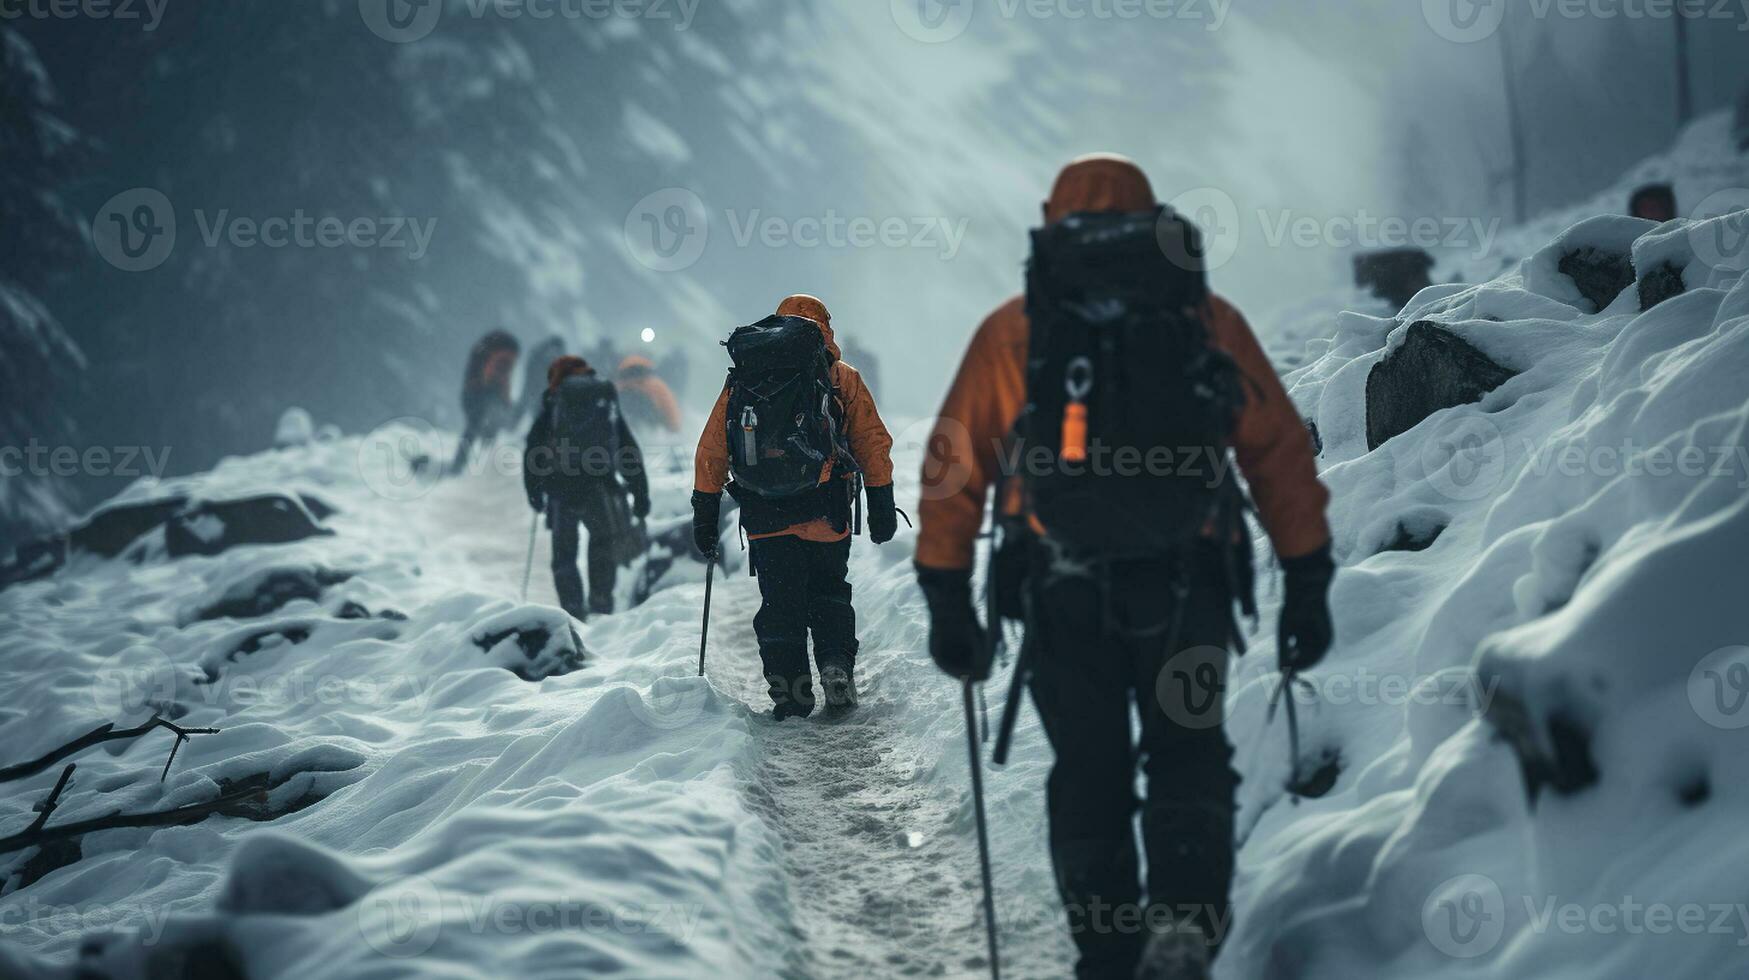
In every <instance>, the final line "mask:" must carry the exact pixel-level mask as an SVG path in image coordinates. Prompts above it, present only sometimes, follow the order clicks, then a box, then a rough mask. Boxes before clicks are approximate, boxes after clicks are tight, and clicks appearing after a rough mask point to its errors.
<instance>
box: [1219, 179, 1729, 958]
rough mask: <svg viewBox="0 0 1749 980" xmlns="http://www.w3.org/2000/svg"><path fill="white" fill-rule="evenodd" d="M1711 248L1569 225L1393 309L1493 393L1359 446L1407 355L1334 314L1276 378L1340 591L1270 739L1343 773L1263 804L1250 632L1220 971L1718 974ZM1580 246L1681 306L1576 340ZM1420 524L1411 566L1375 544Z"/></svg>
mask: <svg viewBox="0 0 1749 980" xmlns="http://www.w3.org/2000/svg"><path fill="white" fill-rule="evenodd" d="M1743 219H1749V213H1745V214H1742V215H1738V216H1725V217H1722V218H1717V219H1713V220H1715V221H1719V222H1722V223H1723V224H1722V227H1724V228H1726V229H1727V230H1728V229H1729V228H1730V227H1731V222H1733V221H1737V220H1743ZM1716 230H1719V229H1718V228H1717V227H1713V226H1709V225H1708V224H1707V223H1704V222H1688V221H1679V222H1673V223H1671V224H1668V225H1665V226H1661V227H1654V226H1652V225H1650V224H1648V223H1645V222H1639V223H1634V222H1633V220H1632V219H1626V218H1613V217H1612V218H1602V219H1597V220H1595V221H1591V222H1586V223H1583V224H1581V225H1579V226H1577V227H1575V228H1573V229H1571V230H1570V231H1569V232H1568V233H1567V234H1564V235H1559V236H1556V237H1555V239H1554V240H1553V241H1552V242H1551V243H1550V244H1549V245H1548V246H1547V247H1545V248H1543V249H1540V250H1536V251H1535V252H1534V253H1533V254H1532V255H1531V257H1530V258H1529V259H1528V260H1526V261H1525V262H1524V263H1522V265H1521V267H1519V268H1515V269H1511V270H1508V271H1507V272H1505V273H1504V274H1502V275H1500V276H1499V277H1497V278H1495V279H1493V280H1492V281H1489V282H1485V283H1482V284H1479V285H1476V286H1473V287H1468V288H1463V289H1459V290H1456V291H1451V292H1449V293H1446V294H1443V295H1425V294H1424V295H1423V296H1422V297H1418V298H1417V300H1416V301H1415V302H1414V303H1412V304H1411V308H1410V309H1409V310H1406V311H1405V312H1404V316H1405V317H1414V318H1416V319H1417V320H1426V321H1429V322H1432V323H1435V324H1440V325H1443V326H1444V327H1445V328H1447V329H1449V330H1452V331H1454V332H1456V333H1458V334H1460V335H1461V336H1463V337H1464V338H1465V339H1466V340H1467V341H1468V342H1470V343H1472V344H1474V345H1475V346H1476V347H1477V348H1478V349H1480V350H1482V351H1485V352H1487V353H1488V355H1489V356H1490V357H1494V358H1497V359H1499V360H1500V361H1501V363H1504V364H1510V365H1512V366H1513V367H1514V368H1516V369H1519V371H1520V373H1519V374H1518V375H1516V376H1515V377H1513V378H1512V379H1511V380H1509V381H1506V382H1505V383H1504V384H1502V385H1501V386H1500V387H1499V388H1497V389H1496V390H1494V391H1493V392H1492V393H1490V394H1488V395H1486V396H1484V397H1483V398H1482V399H1481V400H1480V401H1479V402H1477V403H1475V404H1469V405H1463V406H1458V407H1454V408H1450V409H1448V410H1446V411H1442V412H1439V413H1436V414H1434V415H1433V416H1431V417H1430V418H1428V419H1426V420H1425V421H1423V422H1422V423H1421V424H1420V425H1419V426H1417V427H1415V428H1413V429H1411V430H1409V431H1408V432H1406V433H1404V434H1402V435H1401V436H1399V437H1398V438H1396V439H1393V440H1391V441H1390V442H1388V443H1386V444H1385V445H1383V446H1382V447H1380V448H1377V449H1374V450H1370V451H1369V450H1368V447H1367V446H1366V444H1365V443H1364V441H1362V439H1361V433H1360V432H1359V431H1358V430H1357V428H1356V426H1355V425H1354V424H1353V423H1352V421H1347V420H1352V418H1353V415H1354V401H1355V399H1356V394H1357V392H1356V388H1357V384H1356V380H1357V378H1358V376H1360V375H1361V374H1362V373H1370V372H1371V371H1372V370H1373V367H1374V365H1376V364H1378V363H1380V362H1381V361H1382V360H1383V358H1384V357H1385V356H1386V354H1385V352H1386V351H1387V350H1389V349H1394V347H1395V345H1397V344H1398V343H1400V342H1401V341H1400V339H1399V338H1400V337H1401V336H1402V335H1403V334H1404V332H1405V331H1406V329H1407V328H1404V327H1400V326H1393V325H1389V324H1375V323H1374V322H1373V321H1370V320H1369V319H1368V318H1363V317H1344V318H1342V319H1340V320H1338V322H1337V333H1336V336H1335V338H1334V339H1333V341H1332V344H1331V347H1330V350H1329V352H1328V353H1326V354H1325V355H1324V356H1323V357H1322V358H1320V359H1319V360H1317V361H1315V362H1313V363H1311V364H1309V365H1307V366H1306V367H1305V368H1303V369H1301V370H1300V371H1298V372H1295V373H1294V374H1293V375H1291V376H1290V383H1291V384H1292V388H1293V392H1294V394H1295V396H1296V398H1297V399H1299V400H1300V401H1301V403H1302V405H1304V406H1306V407H1308V408H1312V409H1314V410H1315V412H1316V414H1317V417H1318V418H1319V419H1320V420H1321V422H1323V423H1324V424H1323V425H1322V428H1323V430H1324V434H1325V438H1326V441H1327V444H1328V447H1327V450H1326V453H1325V458H1326V460H1328V461H1329V462H1330V466H1329V469H1328V470H1327V471H1326V473H1325V478H1326V480H1327V482H1328V483H1329V484H1330V485H1331V487H1332V489H1333V490H1334V492H1335V500H1336V504H1335V505H1334V508H1333V511H1332V518H1333V523H1334V526H1335V531H1336V537H1337V546H1338V552H1339V553H1340V554H1341V555H1342V556H1343V558H1344V561H1345V563H1346V565H1347V567H1346V568H1345V569H1344V572H1343V574H1342V575H1341V577H1340V578H1339V579H1338V582H1337V586H1336V591H1335V595H1334V603H1335V608H1336V611H1337V622H1338V632H1339V635H1340V640H1339V646H1338V649H1337V651H1336V652H1335V653H1334V654H1333V655H1332V657H1331V658H1330V660H1329V661H1328V662H1327V663H1326V665H1324V666H1323V667H1321V668H1320V669H1319V670H1318V671H1315V672H1313V675H1311V678H1310V679H1311V680H1312V681H1313V685H1314V688H1315V690H1316V691H1317V693H1318V696H1317V697H1315V698H1308V699H1306V700H1305V702H1304V703H1302V706H1301V717H1302V720H1303V723H1304V724H1305V725H1306V728H1307V732H1306V745H1307V747H1308V748H1307V749H1306V751H1307V752H1308V753H1310V752H1311V751H1313V750H1314V749H1316V750H1327V749H1328V748H1329V747H1331V746H1334V747H1335V748H1336V749H1337V750H1338V751H1339V753H1340V756H1341V758H1342V759H1343V760H1344V761H1345V766H1344V769H1343V772H1342V775H1341V776H1340V778H1339V780H1338V782H1337V785H1336V787H1335V789H1334V791H1333V792H1332V793H1330V794H1328V795H1327V796H1325V797H1324V798H1322V799H1318V800H1308V801H1304V802H1303V803H1302V804H1301V805H1299V806H1287V805H1284V803H1285V800H1286V797H1285V794H1284V792H1283V790H1282V788H1281V787H1282V782H1283V779H1284V778H1285V772H1286V768H1287V767H1286V760H1285V759H1284V758H1283V757H1282V746H1283V743H1285V738H1282V737H1281V736H1280V735H1279V733H1278V732H1271V731H1269V730H1267V729H1266V728H1265V726H1264V724H1263V715H1264V707H1265V704H1266V701H1267V696H1268V694H1269V693H1270V691H1271V690H1272V689H1273V686H1274V685H1273V680H1272V678H1273V677H1274V675H1273V672H1272V671H1271V669H1270V664H1271V663H1272V661H1273V656H1272V654H1271V653H1270V645H1271V644H1270V639H1269V637H1267V636H1264V637H1259V638H1258V639H1257V645H1258V646H1261V647H1262V648H1263V649H1262V650H1260V651H1259V652H1260V654H1261V655H1260V656H1256V657H1252V658H1248V659H1247V661H1245V662H1244V667H1243V669H1242V670H1238V671H1236V677H1235V691H1234V693H1233V695H1232V696H1231V699H1230V711H1231V714H1232V718H1233V722H1232V725H1231V728H1230V731H1231V733H1232V735H1233V737H1234V738H1235V740H1236V741H1237V742H1238V743H1239V750H1240V755H1239V766H1240V769H1241V771H1242V772H1243V773H1244V775H1245V778H1246V782H1245V786H1244V787H1243V789H1242V792H1243V794H1244V797H1243V799H1244V804H1245V812H1244V813H1242V816H1241V825H1242V826H1243V827H1246V828H1248V829H1249V838H1248V841H1247V846H1246V849H1245V851H1244V853H1243V854H1242V856H1241V869H1242V871H1241V873H1242V880H1241V884H1240V911H1239V914H1238V921H1237V926H1236V928H1237V931H1236V933H1235V934H1234V936H1233V937H1232V940H1231V941H1230V942H1229V944H1228V947H1227V950H1226V952H1224V953H1223V956H1222V962H1221V965H1220V971H1221V975H1222V976H1230V977H1251V976H1259V977H1287V976H1305V977H1325V976H1332V977H1333V976H1349V975H1370V976H1378V975H1389V976H1409V975H1413V976H1419V977H1448V976H1449V977H1459V976H1462V977H1477V976H1486V977H1501V978H1505V977H1523V976H1575V977H1577V976H1585V977H1620V978H1637V977H1643V976H1651V975H1661V976H1682V977H1712V976H1727V975H1731V974H1732V973H1733V971H1735V970H1737V969H1738V968H1739V967H1740V966H1741V964H1742V962H1743V958H1742V956H1743V945H1744V943H1745V942H1749V913H1746V912H1745V909H1749V901H1746V898H1745V895H1744V893H1743V890H1742V885H1741V880H1740V875H1738V874H1737V873H1736V871H1735V869H1736V868H1737V867H1739V866H1740V865H1741V862H1742V861H1743V860H1745V859H1746V858H1749V845H1745V844H1744V843H1743V839H1742V836H1741V835H1740V834H1738V833H1736V832H1735V830H1733V829H1732V828H1734V827H1736V826H1738V825H1739V824H1740V823H1741V821H1742V820H1743V819H1744V816H1745V810H1746V808H1749V798H1746V797H1745V795H1744V792H1743V789H1742V788H1743V787H1744V786H1746V785H1749V782H1746V777H1749V770H1746V769H1745V766H1746V765H1749V762H1746V760H1749V756H1746V755H1745V753H1743V752H1742V741H1741V739H1742V733H1743V731H1744V730H1746V729H1749V705H1746V704H1745V702H1746V701H1749V697H1746V695H1749V648H1745V647H1743V646H1742V644H1743V643H1744V642H1745V638H1746V637H1749V612H1746V611H1745V609H1746V607H1745V606H1744V604H1743V602H1742V600H1741V596H1742V595H1744V594H1745V592H1746V590H1749V565H1746V564H1745V563H1744V561H1743V558H1742V556H1743V555H1744V554H1745V553H1749V492H1746V491H1749V389H1745V387H1744V385H1743V383H1742V379H1743V378H1744V377H1749V281H1746V280H1745V278H1744V275H1743V268H1742V266H1741V265H1740V264H1736V263H1735V262H1734V256H1733V255H1732V254H1730V253H1728V252H1727V253H1724V254H1720V253H1719V252H1718V251H1717V250H1716V249H1715V250H1714V251H1712V252H1708V253H1706V254H1701V255H1697V254H1696V252H1697V248H1698V249H1699V250H1700V251H1702V252H1706V250H1707V249H1708V248H1711V246H1710V245H1708V244H1707V243H1709V242H1711V241H1714V238H1713V237H1712V235H1711V233H1712V232H1714V231H1716ZM1582 248H1593V249H1596V250H1597V251H1598V252H1599V253H1600V254H1609V255H1615V256H1620V257H1622V258H1623V259H1624V260H1627V259H1629V258H1631V261H1632V266H1633V267H1634V268H1641V269H1644V268H1647V267H1651V268H1661V267H1669V268H1671V269H1673V270H1676V273H1677V275H1679V276H1680V278H1681V280H1682V282H1683V285H1684V287H1685V291H1684V292H1682V293H1680V294H1679V295H1674V296H1671V297H1668V298H1666V299H1665V300H1664V301H1663V302H1661V303H1659V304H1657V305H1655V306H1653V307H1652V308H1650V309H1648V310H1646V311H1644V312H1642V311H1641V309H1640V305H1641V304H1640V303H1639V301H1638V297H1637V296H1635V295H1634V291H1631V290H1628V291H1624V294H1623V295H1622V296H1618V297H1614V298H1611V299H1609V300H1608V301H1606V302H1604V303H1603V305H1604V306H1605V307H1606V308H1605V309H1603V310H1602V311H1601V312H1592V310H1593V308H1594V305H1595V300H1596V297H1592V298H1587V297H1586V296H1585V295H1584V290H1582V289H1581V288H1580V287H1579V285H1578V284H1576V283H1575V282H1574V281H1573V279H1572V277H1571V276H1569V275H1567V274H1564V273H1562V272H1561V270H1560V263H1561V260H1562V258H1563V257H1565V256H1568V255H1571V254H1573V253H1574V252H1575V251H1576V250H1578V249H1582ZM1381 330H1387V331H1388V332H1389V336H1388V339H1387V340H1385V341H1384V342H1383V343H1381V341H1380V338H1379V332H1380V331H1381ZM1434 527H1437V528H1439V531H1438V534H1437V536H1436V537H1434V538H1433V540H1432V541H1431V542H1430V543H1428V544H1427V546H1426V547H1423V548H1421V549H1420V550H1404V549H1398V548H1391V547H1388V546H1386V545H1388V544H1389V543H1391V538H1392V536H1393V535H1394V534H1395V533H1397V532H1398V531H1405V532H1408V533H1409V535H1410V537H1412V538H1417V539H1423V538H1425V537H1426V536H1427V535H1426V534H1425V533H1417V532H1418V531H1421V532H1424V531H1426V530H1428V529H1431V528H1434ZM1416 543H1417V544H1419V543H1421V542H1420V541H1419V540H1417V542H1416ZM1266 620H1267V614H1266ZM1393 690H1394V691H1395V692H1396V694H1395V695H1393V694H1391V693H1390V692H1392V691H1393ZM1363 692H1365V693H1363Z"/></svg>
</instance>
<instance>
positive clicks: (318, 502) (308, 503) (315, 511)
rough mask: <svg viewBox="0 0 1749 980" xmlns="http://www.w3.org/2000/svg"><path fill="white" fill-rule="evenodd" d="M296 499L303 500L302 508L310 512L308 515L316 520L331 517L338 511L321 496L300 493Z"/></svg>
mask: <svg viewBox="0 0 1749 980" xmlns="http://www.w3.org/2000/svg"><path fill="white" fill-rule="evenodd" d="M298 499H299V500H301V501H303V502H304V509H305V510H307V511H309V512H310V516H312V517H314V518H315V519H316V520H318V521H325V520H327V519H328V518H330V517H333V516H334V515H335V514H338V513H340V511H339V510H338V509H337V508H336V507H335V506H334V505H333V504H331V503H329V502H328V501H326V500H323V499H322V498H321V497H313V496H311V495H309V494H307V493H300V494H298Z"/></svg>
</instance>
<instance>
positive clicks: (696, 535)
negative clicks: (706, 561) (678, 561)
mask: <svg viewBox="0 0 1749 980" xmlns="http://www.w3.org/2000/svg"><path fill="white" fill-rule="evenodd" d="M722 519H723V495H722V494H720V493H705V492H704V491H702V490H694V491H693V492H692V543H693V544H695V545H697V546H698V553H699V554H701V555H703V556H705V557H706V558H715V557H716V555H717V528H718V525H719V524H720V523H721V522H722Z"/></svg>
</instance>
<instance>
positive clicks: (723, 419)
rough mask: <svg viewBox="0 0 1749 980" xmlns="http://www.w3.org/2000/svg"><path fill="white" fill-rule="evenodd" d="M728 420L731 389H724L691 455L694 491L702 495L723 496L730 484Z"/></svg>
mask: <svg viewBox="0 0 1749 980" xmlns="http://www.w3.org/2000/svg"><path fill="white" fill-rule="evenodd" d="M728 418H729V389H727V388H724V389H723V393H722V394H720V395H718V396H717V404H716V407H715V408H712V409H711V417H710V421H708V422H706V423H705V424H704V433H703V434H702V435H700V436H699V437H698V451H697V452H695V453H693V454H692V488H693V489H694V490H697V491H699V492H700V493H722V492H723V488H724V487H726V486H728V485H729V429H728Z"/></svg>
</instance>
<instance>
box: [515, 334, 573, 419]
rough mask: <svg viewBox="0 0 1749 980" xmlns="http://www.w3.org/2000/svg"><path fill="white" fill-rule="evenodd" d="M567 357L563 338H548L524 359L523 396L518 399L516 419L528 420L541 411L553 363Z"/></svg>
mask: <svg viewBox="0 0 1749 980" xmlns="http://www.w3.org/2000/svg"><path fill="white" fill-rule="evenodd" d="M564 356H565V340H564V338H563V337H548V338H547V339H545V340H543V341H541V342H540V343H538V344H536V345H535V346H534V348H533V349H532V350H530V351H529V352H528V356H527V357H525V358H523V367H522V394H520V395H518V396H517V398H516V417H517V418H518V419H528V418H532V417H534V414H535V413H536V412H538V411H540V407H541V402H542V401H543V400H545V398H546V394H547V371H548V369H550V368H551V367H552V366H553V362H554V361H556V360H558V359H559V358H561V357H564Z"/></svg>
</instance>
